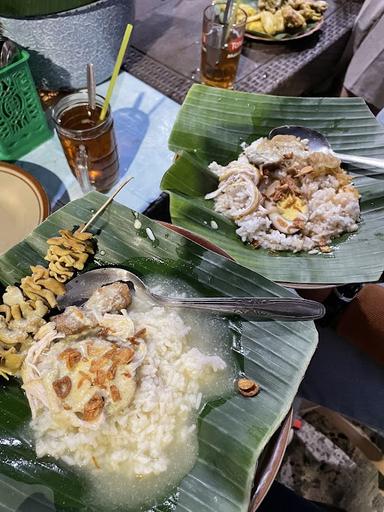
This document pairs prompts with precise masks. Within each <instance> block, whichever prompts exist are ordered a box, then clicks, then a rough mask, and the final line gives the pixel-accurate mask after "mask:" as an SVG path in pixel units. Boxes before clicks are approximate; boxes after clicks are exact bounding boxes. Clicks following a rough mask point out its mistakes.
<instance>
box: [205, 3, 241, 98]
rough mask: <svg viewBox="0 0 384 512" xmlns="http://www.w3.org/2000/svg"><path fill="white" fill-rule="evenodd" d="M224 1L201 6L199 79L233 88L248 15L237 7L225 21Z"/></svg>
mask: <svg viewBox="0 0 384 512" xmlns="http://www.w3.org/2000/svg"><path fill="white" fill-rule="evenodd" d="M225 6H226V4H225V3H224V2H223V3H216V4H214V5H209V6H208V7H207V8H206V9H205V10H204V17H203V34H202V43H201V65H200V72H201V81H202V83H203V84H205V85H212V86H214V87H221V88H225V89H232V88H233V84H234V82H235V78H236V73H237V67H238V64H239V59H240V54H241V48H242V45H243V40H244V32H245V25H246V22H247V15H246V13H245V12H244V11H243V9H240V8H238V9H237V13H236V16H235V18H234V19H233V20H232V21H230V20H228V21H229V22H228V23H227V24H224V11H225Z"/></svg>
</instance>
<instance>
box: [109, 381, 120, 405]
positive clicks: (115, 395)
mask: <svg viewBox="0 0 384 512" xmlns="http://www.w3.org/2000/svg"><path fill="white" fill-rule="evenodd" d="M109 390H110V392H111V397H112V401H113V402H118V401H119V400H121V395H120V391H119V388H118V387H117V386H115V385H114V384H112V385H111V386H110V388H109Z"/></svg>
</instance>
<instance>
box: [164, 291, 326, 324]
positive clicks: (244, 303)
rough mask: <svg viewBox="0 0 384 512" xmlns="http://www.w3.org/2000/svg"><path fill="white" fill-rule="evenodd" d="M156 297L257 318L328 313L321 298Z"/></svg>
mask: <svg viewBox="0 0 384 512" xmlns="http://www.w3.org/2000/svg"><path fill="white" fill-rule="evenodd" d="M155 298H156V300H157V301H159V302H162V303H164V304H166V305H169V306H173V307H184V308H188V309H201V310H206V311H215V312H216V313H227V314H234V315H243V316H246V317H248V318H249V317H252V318H254V319H255V320H269V319H275V320H316V319H318V318H322V317H323V316H324V314H325V308H324V306H323V305H322V304H320V303H319V302H316V301H314V300H306V299H295V298H289V299H285V298H257V297H217V298H216V297H207V298H205V297H204V298H192V299H183V298H180V299H179V298H173V297H172V298H171V297H162V296H159V295H155Z"/></svg>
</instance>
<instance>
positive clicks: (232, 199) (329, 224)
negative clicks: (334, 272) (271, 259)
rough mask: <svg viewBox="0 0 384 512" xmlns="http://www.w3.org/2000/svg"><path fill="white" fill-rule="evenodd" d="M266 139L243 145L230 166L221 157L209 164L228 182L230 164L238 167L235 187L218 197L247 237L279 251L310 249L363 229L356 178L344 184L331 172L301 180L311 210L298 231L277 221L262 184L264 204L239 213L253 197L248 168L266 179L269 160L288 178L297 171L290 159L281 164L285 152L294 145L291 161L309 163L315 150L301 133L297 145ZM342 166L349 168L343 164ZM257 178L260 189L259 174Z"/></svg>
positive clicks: (278, 175) (220, 208)
mask: <svg viewBox="0 0 384 512" xmlns="http://www.w3.org/2000/svg"><path fill="white" fill-rule="evenodd" d="M265 142H266V139H258V140H257V141H255V142H253V143H252V144H251V145H250V146H248V147H246V146H243V149H244V152H243V153H242V154H241V155H240V156H239V158H238V160H235V161H233V162H230V163H229V164H228V165H227V166H222V165H219V164H218V163H217V162H212V163H211V164H210V165H209V169H210V171H211V172H213V173H214V174H216V175H217V176H218V177H219V178H220V177H221V182H220V183H221V185H222V184H223V183H224V184H225V179H226V178H225V176H224V175H225V173H227V172H228V171H229V170H232V172H233V170H235V169H237V170H238V173H239V174H238V176H239V179H238V181H236V182H235V183H234V184H232V185H231V186H230V187H226V188H223V189H222V191H221V192H220V193H218V194H216V196H215V197H214V210H215V211H216V212H218V213H221V214H223V215H224V216H226V217H228V218H230V219H232V220H233V221H234V222H235V224H236V225H237V229H236V233H237V235H238V236H239V237H240V238H241V240H242V241H243V242H245V243H252V244H253V245H254V246H255V247H262V248H264V249H269V250H273V251H282V250H290V251H293V252H298V251H309V252H310V253H311V254H315V253H317V252H318V251H317V249H318V248H320V249H322V248H326V249H327V250H329V247H327V246H328V244H330V243H331V240H332V239H333V238H335V237H337V236H340V235H341V234H342V233H351V232H354V231H356V230H357V229H358V222H359V219H360V206H359V196H358V194H357V193H356V190H355V189H354V187H353V185H352V184H348V185H346V186H341V184H340V182H339V180H338V178H337V176H336V175H335V174H332V173H331V172H330V173H321V174H320V175H316V174H315V175H312V174H308V175H306V176H304V177H302V178H300V179H299V180H297V183H298V185H299V187H300V194H301V197H303V198H304V199H305V203H306V205H307V209H308V211H307V218H306V221H305V226H304V227H303V228H302V229H300V230H299V231H297V232H296V233H293V234H286V233H284V232H281V231H280V230H278V229H276V228H275V227H274V226H273V225H272V221H271V219H270V216H269V214H270V211H269V210H268V208H266V207H265V196H264V195H263V189H262V188H261V194H262V195H263V197H262V200H261V202H260V204H259V205H258V207H257V208H256V209H255V210H254V211H252V212H251V213H248V214H246V215H244V216H241V215H238V212H239V211H240V210H241V208H245V207H246V205H247V204H248V203H249V202H250V199H251V198H250V195H249V189H247V187H246V186H245V184H244V183H245V182H244V181H242V180H241V176H242V175H244V169H246V168H248V169H249V168H253V172H254V173H258V172H259V171H260V170H261V173H262V175H263V177H262V179H265V177H266V176H268V172H269V171H268V170H266V169H263V166H265V165H267V166H273V179H284V178H286V177H287V176H291V175H290V174H289V172H290V171H287V168H286V167H285V166H284V164H283V165H281V166H280V167H279V162H284V155H285V158H286V154H287V151H288V150H289V152H290V153H291V154H292V155H293V157H291V160H290V161H291V162H293V164H294V165H299V164H300V163H301V167H302V168H304V167H305V166H306V165H307V163H306V158H308V156H309V155H310V154H311V153H310V152H309V150H308V148H307V145H306V141H299V140H298V139H297V140H296V141H293V145H291V146H289V145H284V144H282V147H281V148H278V149H277V150H276V151H275V152H273V151H271V150H270V149H269V148H268V147H266V145H265ZM285 161H286V160H285ZM319 165H320V164H319ZM287 167H288V166H287ZM299 168H300V167H299ZM339 172H340V173H341V174H343V175H344V174H345V172H344V171H342V170H341V169H339ZM242 173H243V174H242ZM339 175H340V174H339ZM267 179H268V178H267ZM255 182H256V184H257V185H258V186H259V189H260V184H259V183H257V178H256V179H255ZM219 189H220V186H219ZM219 189H218V190H219ZM210 196H212V194H208V195H207V197H206V198H207V199H210V198H211V197H210Z"/></svg>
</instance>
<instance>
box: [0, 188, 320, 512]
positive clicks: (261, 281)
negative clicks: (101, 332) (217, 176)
mask: <svg viewBox="0 0 384 512" xmlns="http://www.w3.org/2000/svg"><path fill="white" fill-rule="evenodd" d="M104 198H105V196H103V195H102V194H98V193H96V192H92V193H90V194H88V195H87V196H85V197H84V198H82V199H79V200H76V201H73V202H72V203H69V204H68V205H66V206H65V207H64V208H62V209H61V210H59V211H58V212H56V213H54V214H53V215H51V216H50V217H49V218H48V219H47V220H46V221H45V222H43V224H41V225H40V226H39V227H38V228H37V229H36V230H35V231H34V232H33V233H32V234H31V235H30V236H28V237H27V238H26V239H25V240H24V241H23V242H21V243H20V244H18V245H16V246H15V247H14V248H12V249H11V250H9V251H8V252H7V253H6V254H4V255H3V256H1V257H0V281H1V282H2V284H3V285H6V284H9V283H14V282H17V281H19V280H20V278H21V277H22V276H23V275H25V274H26V273H27V272H28V271H29V265H31V264H36V263H41V264H44V260H43V255H44V254H45V252H46V248H47V247H46V239H47V238H48V237H50V236H52V235H54V234H56V233H57V231H58V229H60V228H62V227H72V226H73V225H78V224H80V223H82V222H85V221H87V220H88V219H89V218H90V216H91V214H92V212H93V211H94V210H96V209H97V208H99V206H100V205H101V204H102V202H103V201H104ZM137 220H138V221H139V222H137ZM140 224H141V225H140ZM139 225H140V227H139V228H138V226H139ZM93 230H94V232H95V233H97V242H98V252H97V255H96V258H99V259H101V260H102V262H103V264H113V265H120V266H124V267H127V268H129V269H131V270H132V271H134V272H135V273H137V274H139V275H141V276H142V278H143V279H144V280H146V279H148V278H150V277H151V276H152V275H153V274H157V275H160V276H165V277H167V278H168V277H177V278H179V279H182V280H183V281H185V282H187V283H188V284H190V285H191V286H192V287H193V288H194V289H195V290H196V291H197V292H198V293H200V294H211V295H213V294H221V295H243V296H246V295H259V296H260V295H263V296H289V295H291V293H292V292H290V291H289V290H286V289H284V288H282V287H280V286H278V285H276V284H275V283H273V282H271V281H269V280H268V279H265V278H264V277H262V276H259V275H257V274H256V273H254V272H252V271H250V270H248V269H246V268H245V267H242V266H240V265H238V264H237V263H235V262H233V261H230V260H229V259H227V258H225V257H223V256H221V255H218V254H215V253H213V252H211V251H209V250H206V249H204V248H203V247H202V246H201V245H198V244H195V243H194V242H192V241H190V240H187V239H186V238H184V237H183V236H181V235H179V234H177V233H175V232H173V231H170V230H169V229H167V228H165V227H163V226H161V225H160V224H158V223H156V222H154V221H152V220H150V219H148V218H146V217H145V216H143V215H140V214H138V213H136V212H133V211H132V210H130V209H128V208H126V207H124V206H121V205H119V204H117V203H113V204H112V205H111V206H110V207H109V208H108V210H106V212H104V214H103V216H102V217H100V218H99V219H98V220H97V221H96V222H95V224H94V226H93ZM239 327H240V329H239ZM228 340H229V343H232V342H233V340H235V344H236V347H237V350H236V351H234V354H235V355H236V357H235V359H236V361H237V363H236V364H238V366H239V368H240V369H241V370H242V371H243V372H245V373H246V375H248V376H250V377H251V378H254V379H255V380H256V381H257V382H258V383H259V384H260V386H261V391H260V393H259V395H257V397H255V398H254V399H246V398H244V397H242V396H240V395H237V394H235V393H233V394H232V395H230V396H226V397H224V398H222V399H219V400H216V401H213V402H210V403H209V404H207V405H206V406H205V408H204V410H203V411H202V413H201V415H200V417H199V426H198V432H199V434H198V436H199V456H198V460H197V462H196V464H195V466H194V468H193V469H192V471H191V472H190V473H189V474H188V475H187V476H185V477H184V478H183V480H182V481H181V482H180V484H179V486H178V487H177V489H175V492H174V493H173V494H172V496H170V497H167V498H166V499H164V502H163V503H161V504H158V505H156V506H154V507H153V508H152V509H151V511H152V512H168V511H169V512H170V511H180V512H196V511H199V512H218V511H220V512H245V511H247V510H248V507H249V500H250V494H251V488H252V482H253V479H254V473H255V466H256V462H257V459H258V457H259V455H260V453H261V452H262V450H263V448H264V447H265V445H266V443H267V442H268V441H269V439H270V438H271V436H272V435H273V433H274V432H275V431H276V429H277V428H278V426H279V425H280V423H281V422H282V420H283V419H284V417H285V416H286V415H287V412H288V411H289V409H290V406H291V403H292V400H293V398H294V396H295V394H296V392H297V388H298V386H299V383H300V381H301V379H302V377H303V375H304V372H305V370H306V367H307V365H308V363H309V361H310V358H311V357H312V354H313V352H314V350H315V347H316V343H317V332H316V329H315V327H314V325H313V323H312V322H291V323H286V322H278V321H269V322H249V321H245V320H243V321H241V325H239V324H238V323H236V322H235V323H232V322H231V323H229V324H228ZM0 411H1V414H0V510H4V511H5V510H9V511H13V510H19V511H20V512H21V511H22V510H24V511H27V510H28V512H42V511H48V510H50V511H52V510H56V511H58V512H71V511H89V510H92V511H95V512H98V510H100V509H98V508H97V507H94V506H93V507H92V508H89V507H88V501H87V500H88V498H87V484H86V481H84V478H82V477H80V476H79V475H78V474H77V473H76V472H75V471H74V470H73V469H71V468H70V467H68V466H66V465H65V464H64V463H62V462H60V461H56V460H53V459H50V458H43V459H36V456H35V452H34V449H33V442H32V441H31V439H30V433H29V431H28V428H27V425H28V421H29V418H30V414H29V408H28V406H27V402H26V399H25V397H24V394H23V392H22V390H21V389H20V386H19V384H18V383H17V382H16V381H13V382H8V383H6V382H5V383H2V385H1V386H0ZM26 500H27V501H26ZM49 502H51V503H52V502H53V503H54V507H55V508H54V509H53V508H52V505H49ZM47 503H48V505H47ZM44 504H45V505H44ZM124 510H125V512H127V511H128V510H129V509H128V507H127V508H125V509H124ZM252 510H254V508H252ZM100 512H101V510H100ZM103 512H108V510H106V509H105V508H103ZM135 512H137V510H136V511H135Z"/></svg>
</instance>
